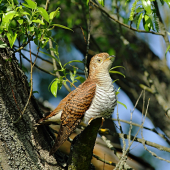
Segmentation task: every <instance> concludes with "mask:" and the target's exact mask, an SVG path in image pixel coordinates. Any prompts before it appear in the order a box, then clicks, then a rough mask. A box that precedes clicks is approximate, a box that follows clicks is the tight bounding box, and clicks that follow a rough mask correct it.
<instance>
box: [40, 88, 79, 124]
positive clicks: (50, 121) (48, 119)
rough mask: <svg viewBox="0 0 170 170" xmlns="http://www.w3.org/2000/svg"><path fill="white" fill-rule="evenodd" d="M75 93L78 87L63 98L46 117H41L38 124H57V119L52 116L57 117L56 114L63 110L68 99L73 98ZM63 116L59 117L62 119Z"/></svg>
mask: <svg viewBox="0 0 170 170" xmlns="http://www.w3.org/2000/svg"><path fill="white" fill-rule="evenodd" d="M74 93H76V89H75V90H74V91H72V92H70V93H69V94H68V95H67V96H66V97H65V98H64V99H62V100H61V102H60V103H59V105H58V106H57V107H56V108H55V109H54V110H53V111H52V112H51V113H50V114H49V115H48V116H46V117H44V118H42V119H40V120H39V121H38V124H39V125H41V124H56V122H55V121H56V119H51V118H52V117H55V116H56V115H58V114H60V112H62V111H63V109H64V106H65V105H66V103H67V101H68V99H69V98H71V97H72V96H74ZM60 118H61V117H59V119H60Z"/></svg>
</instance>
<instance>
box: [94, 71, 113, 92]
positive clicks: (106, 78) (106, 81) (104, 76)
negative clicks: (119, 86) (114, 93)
mask: <svg viewBox="0 0 170 170" xmlns="http://www.w3.org/2000/svg"><path fill="white" fill-rule="evenodd" d="M95 81H96V83H97V85H98V86H100V87H102V88H104V89H105V90H108V89H109V88H110V86H112V79H111V77H110V74H109V72H108V70H106V71H103V70H102V71H99V72H98V73H96V74H95Z"/></svg>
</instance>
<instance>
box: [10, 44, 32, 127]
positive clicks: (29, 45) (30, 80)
mask: <svg viewBox="0 0 170 170" xmlns="http://www.w3.org/2000/svg"><path fill="white" fill-rule="evenodd" d="M29 49H30V65H31V72H30V75H31V78H30V82H31V87H30V94H29V98H28V100H27V103H26V105H25V107H24V109H23V111H22V112H21V114H20V116H19V118H18V119H17V120H16V121H14V122H13V123H14V124H15V123H18V122H19V120H20V119H21V118H22V116H23V114H24V112H25V110H26V108H27V106H28V104H29V101H30V99H31V96H32V90H33V81H32V70H33V65H32V57H31V43H29Z"/></svg>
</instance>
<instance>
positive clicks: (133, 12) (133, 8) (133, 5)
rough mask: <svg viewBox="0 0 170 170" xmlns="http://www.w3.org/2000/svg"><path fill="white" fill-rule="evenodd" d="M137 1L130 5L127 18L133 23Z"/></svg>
mask: <svg viewBox="0 0 170 170" xmlns="http://www.w3.org/2000/svg"><path fill="white" fill-rule="evenodd" d="M138 1H139V0H135V2H134V3H133V4H132V8H131V12H130V17H129V20H130V21H133V17H134V14H135V8H136V5H137V3H138Z"/></svg>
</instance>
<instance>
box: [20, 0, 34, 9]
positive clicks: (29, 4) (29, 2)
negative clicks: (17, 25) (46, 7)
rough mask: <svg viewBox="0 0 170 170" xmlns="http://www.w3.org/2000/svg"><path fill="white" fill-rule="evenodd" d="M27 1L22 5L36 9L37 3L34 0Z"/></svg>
mask: <svg viewBox="0 0 170 170" xmlns="http://www.w3.org/2000/svg"><path fill="white" fill-rule="evenodd" d="M25 1H26V2H27V4H26V3H22V5H24V6H25V7H28V8H31V9H36V8H37V4H36V3H35V2H34V1H32V0H25Z"/></svg>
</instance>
